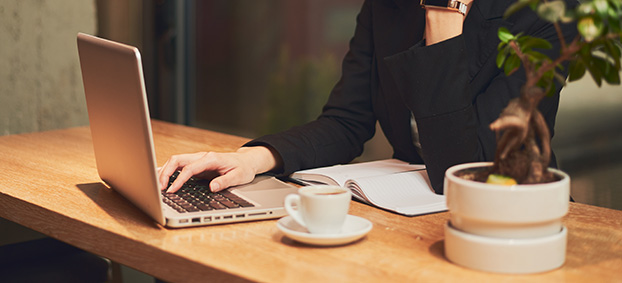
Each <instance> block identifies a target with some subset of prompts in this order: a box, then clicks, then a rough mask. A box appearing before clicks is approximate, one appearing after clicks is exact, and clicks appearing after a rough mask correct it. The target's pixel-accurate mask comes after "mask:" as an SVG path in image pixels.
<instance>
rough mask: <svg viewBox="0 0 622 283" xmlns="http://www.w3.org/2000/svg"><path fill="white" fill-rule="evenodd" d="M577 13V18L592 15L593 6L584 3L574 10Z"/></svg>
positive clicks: (589, 3)
mask: <svg viewBox="0 0 622 283" xmlns="http://www.w3.org/2000/svg"><path fill="white" fill-rule="evenodd" d="M575 11H577V16H579V17H584V16H589V15H591V14H593V13H594V5H592V3H591V2H586V3H583V4H581V5H579V7H577V8H576V9H575Z"/></svg>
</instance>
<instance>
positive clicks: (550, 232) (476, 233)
mask: <svg viewBox="0 0 622 283" xmlns="http://www.w3.org/2000/svg"><path fill="white" fill-rule="evenodd" d="M491 165H492V163H489V162H480V163H467V164H460V165H456V166H453V167H451V168H449V169H448V170H447V171H446V173H445V195H446V198H447V207H448V209H449V215H450V221H449V223H448V224H447V226H446V228H445V253H446V256H447V258H448V259H449V260H451V261H453V262H455V263H457V264H460V265H463V266H466V267H470V268H474V269H479V270H485V271H492V272H503V273H533V272H542V271H546V270H550V269H554V268H557V267H559V266H561V265H562V264H563V262H564V260H565V254H566V237H567V232H566V229H565V228H564V227H563V225H562V221H561V220H562V217H563V216H564V215H566V213H567V212H568V202H569V195H570V177H569V176H568V175H567V174H565V173H564V172H562V171H559V170H556V169H549V170H551V171H552V172H553V174H555V175H556V176H558V177H559V178H560V180H559V181H555V182H551V183H544V184H533V185H514V186H502V185H492V184H486V183H482V182H476V181H470V180H465V179H462V178H460V177H458V176H456V175H455V173H456V172H458V171H460V170H463V169H467V168H478V167H488V166H491Z"/></svg>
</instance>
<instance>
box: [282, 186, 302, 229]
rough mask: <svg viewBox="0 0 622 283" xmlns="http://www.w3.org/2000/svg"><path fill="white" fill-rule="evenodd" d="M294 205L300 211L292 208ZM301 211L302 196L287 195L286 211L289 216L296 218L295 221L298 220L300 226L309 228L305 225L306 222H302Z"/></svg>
mask: <svg viewBox="0 0 622 283" xmlns="http://www.w3.org/2000/svg"><path fill="white" fill-rule="evenodd" d="M293 204H294V205H296V207H297V208H298V209H294V208H293V207H292V205H293ZM299 209H300V196H299V195H295V194H291V195H287V196H286V197H285V210H286V211H287V214H289V215H290V216H291V217H292V218H294V220H296V222H298V224H300V225H302V226H303V227H307V225H305V222H304V221H303V220H302V215H301V214H300V210H299Z"/></svg>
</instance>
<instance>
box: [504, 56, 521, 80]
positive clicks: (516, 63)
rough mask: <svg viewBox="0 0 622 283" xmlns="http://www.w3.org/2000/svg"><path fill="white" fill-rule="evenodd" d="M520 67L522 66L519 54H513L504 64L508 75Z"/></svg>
mask: <svg viewBox="0 0 622 283" xmlns="http://www.w3.org/2000/svg"><path fill="white" fill-rule="evenodd" d="M518 67H520V59H519V58H518V56H516V54H512V55H510V56H509V57H508V58H507V59H506V60H505V66H503V71H504V72H505V75H506V76H509V75H511V74H512V73H514V72H515V71H516V70H518Z"/></svg>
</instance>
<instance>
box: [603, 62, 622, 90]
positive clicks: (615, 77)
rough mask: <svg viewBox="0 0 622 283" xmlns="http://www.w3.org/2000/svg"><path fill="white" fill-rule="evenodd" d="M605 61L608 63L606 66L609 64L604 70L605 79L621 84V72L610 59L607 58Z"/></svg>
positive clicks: (613, 83)
mask: <svg viewBox="0 0 622 283" xmlns="http://www.w3.org/2000/svg"><path fill="white" fill-rule="evenodd" d="M604 62H605V63H606V66H607V67H606V68H605V71H604V74H605V81H606V82H607V83H608V84H610V85H619V84H620V72H619V71H618V69H616V67H615V66H614V65H613V64H612V63H611V62H609V61H608V60H605V61H604Z"/></svg>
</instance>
